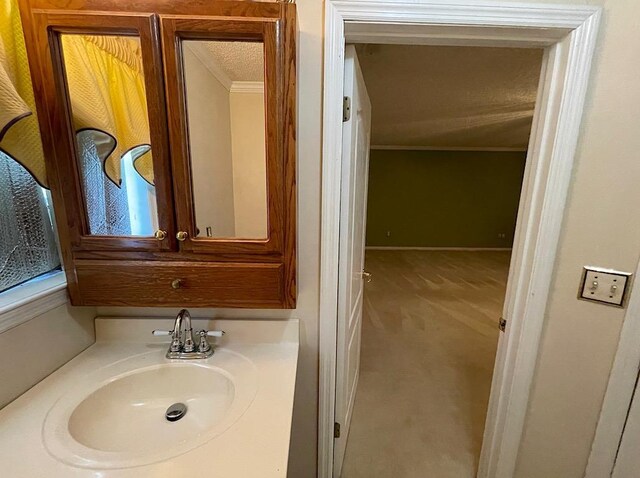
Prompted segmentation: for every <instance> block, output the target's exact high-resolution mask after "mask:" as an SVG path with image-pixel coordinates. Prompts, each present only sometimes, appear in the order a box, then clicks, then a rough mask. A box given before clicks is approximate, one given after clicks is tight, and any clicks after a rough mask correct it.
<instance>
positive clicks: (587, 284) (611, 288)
mask: <svg viewBox="0 0 640 478" xmlns="http://www.w3.org/2000/svg"><path fill="white" fill-rule="evenodd" d="M631 275H632V274H630V273H629V272H620V271H615V270H611V269H603V268H600V267H591V266H587V267H585V268H584V271H583V274H582V282H581V283H580V292H579V294H578V298H580V299H586V300H592V301H594V302H600V303H604V304H610V305H614V306H617V307H624V300H625V298H626V295H627V292H628V289H629V284H630V282H631Z"/></svg>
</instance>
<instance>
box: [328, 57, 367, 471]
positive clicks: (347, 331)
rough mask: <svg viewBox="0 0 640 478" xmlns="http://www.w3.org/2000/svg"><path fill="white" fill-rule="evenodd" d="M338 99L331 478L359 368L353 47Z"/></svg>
mask: <svg viewBox="0 0 640 478" xmlns="http://www.w3.org/2000/svg"><path fill="white" fill-rule="evenodd" d="M344 63H345V64H344V96H345V97H348V98H349V99H350V112H351V113H350V118H349V119H348V120H347V121H345V122H344V124H343V127H342V164H343V166H342V167H343V170H342V189H341V190H342V193H341V200H340V215H341V216H340V263H339V271H338V274H339V276H338V281H339V282H338V342H337V362H336V415H335V416H336V422H337V423H338V424H339V425H340V437H339V438H336V439H335V442H334V454H333V460H334V461H333V476H334V478H338V477H339V476H340V471H341V470H342V461H343V459H344V452H345V448H346V445H347V436H348V434H349V424H350V422H351V412H352V411H353V402H354V399H355V395H356V387H357V385H358V372H359V369H360V329H361V325H362V295H363V292H364V284H363V268H364V241H365V229H366V228H365V226H366V216H367V181H368V176H369V137H370V129H371V103H370V102H369V95H368V94H367V89H366V87H365V84H364V79H363V77H362V71H361V70H360V65H359V63H358V57H357V56H356V50H355V47H353V46H352V45H348V46H347V47H346V51H345V59H344Z"/></svg>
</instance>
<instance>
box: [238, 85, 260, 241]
mask: <svg viewBox="0 0 640 478" xmlns="http://www.w3.org/2000/svg"><path fill="white" fill-rule="evenodd" d="M230 98H231V99H230V104H231V152H232V156H233V198H234V202H235V220H236V237H246V238H252V239H263V238H266V237H267V163H266V149H265V116H264V93H262V92H255V93H254V92H250V93H249V92H235V91H233V89H232V91H231V95H230Z"/></svg>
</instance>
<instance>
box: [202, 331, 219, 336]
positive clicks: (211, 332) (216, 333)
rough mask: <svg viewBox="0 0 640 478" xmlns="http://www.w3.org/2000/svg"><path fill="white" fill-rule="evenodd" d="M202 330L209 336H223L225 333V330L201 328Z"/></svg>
mask: <svg viewBox="0 0 640 478" xmlns="http://www.w3.org/2000/svg"><path fill="white" fill-rule="evenodd" d="M200 332H204V333H205V335H208V336H209V337H222V336H223V335H224V330H201V331H200Z"/></svg>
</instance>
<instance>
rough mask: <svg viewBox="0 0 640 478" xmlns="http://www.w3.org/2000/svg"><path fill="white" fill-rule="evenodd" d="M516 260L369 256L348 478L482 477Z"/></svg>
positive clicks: (502, 256) (477, 255)
mask: <svg viewBox="0 0 640 478" xmlns="http://www.w3.org/2000/svg"><path fill="white" fill-rule="evenodd" d="M509 258H510V253H509V252H484V251H483V252H466V251H465V252H450V251H447V252H440V251H438V252H435V251H367V256H366V267H367V270H369V271H370V272H371V273H372V274H373V281H372V282H371V283H369V284H367V286H366V291H365V298H364V301H365V303H364V314H363V323H362V354H361V363H360V379H359V383H358V389H357V394H356V401H355V405H354V411H353V418H352V422H351V429H350V432H349V437H348V441H347V451H346V455H345V460H344V465H343V471H342V478H361V477H362V478H365V477H366V478H377V477H384V478H472V477H475V476H476V470H477V463H478V459H479V455H480V447H481V444H482V433H483V430H484V420H485V416H486V409H487V403H488V400H489V392H490V387H491V375H492V372H493V362H494V358H495V353H496V346H497V339H498V333H499V332H498V327H497V323H498V319H499V317H500V315H501V312H502V303H503V301H504V292H505V286H506V280H507V273H508V268H509Z"/></svg>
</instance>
